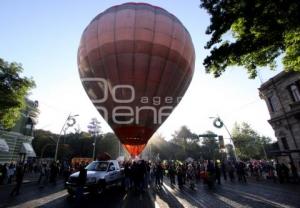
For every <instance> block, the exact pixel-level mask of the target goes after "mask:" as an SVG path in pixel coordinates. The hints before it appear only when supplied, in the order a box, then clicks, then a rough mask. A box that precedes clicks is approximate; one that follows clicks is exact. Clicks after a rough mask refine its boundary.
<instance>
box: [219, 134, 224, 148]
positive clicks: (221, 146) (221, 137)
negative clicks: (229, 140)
mask: <svg viewBox="0 0 300 208" xmlns="http://www.w3.org/2000/svg"><path fill="white" fill-rule="evenodd" d="M219 147H220V149H224V148H225V144H224V138H223V136H219Z"/></svg>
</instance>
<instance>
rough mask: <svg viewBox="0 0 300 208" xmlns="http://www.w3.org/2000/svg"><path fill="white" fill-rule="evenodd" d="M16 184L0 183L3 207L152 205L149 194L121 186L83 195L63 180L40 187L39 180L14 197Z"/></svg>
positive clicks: (123, 207) (148, 207) (133, 206)
mask: <svg viewBox="0 0 300 208" xmlns="http://www.w3.org/2000/svg"><path fill="white" fill-rule="evenodd" d="M12 188H13V186H5V187H3V186H2V187H0V207H20V208H25V207H28V208H29V207H30V208H32V207H43V208H50V207H55V208H60V207H61V208H63V207H64V208H68V207H80V208H82V207H83V208H88V207H108V208H110V207H112V208H127V207H128V208H129V207H130V208H140V207H145V208H150V207H151V208H152V207H153V203H152V202H151V199H150V197H149V194H148V193H147V192H146V193H142V194H137V193H135V192H133V191H130V192H128V193H126V192H125V191H123V190H122V189H120V188H119V187H111V188H110V189H108V190H106V191H105V192H104V193H102V194H101V195H98V196H94V195H91V194H85V195H84V197H83V198H82V199H80V200H79V199H76V198H75V197H70V196H69V195H68V193H67V191H66V190H65V189H64V186H63V183H62V181H60V182H58V183H57V185H55V186H54V185H52V184H48V185H47V186H46V187H44V188H43V189H40V188H39V186H38V185H37V184H36V183H31V184H24V185H23V186H22V188H21V192H20V195H18V196H14V197H11V196H9V193H10V191H11V189H12Z"/></svg>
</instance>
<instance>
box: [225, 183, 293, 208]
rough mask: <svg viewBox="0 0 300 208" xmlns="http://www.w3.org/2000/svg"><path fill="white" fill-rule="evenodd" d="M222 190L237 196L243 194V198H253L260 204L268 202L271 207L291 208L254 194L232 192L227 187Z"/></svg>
mask: <svg viewBox="0 0 300 208" xmlns="http://www.w3.org/2000/svg"><path fill="white" fill-rule="evenodd" d="M223 189H227V190H229V191H233V192H235V193H238V194H244V195H245V196H248V198H255V199H256V200H260V201H262V202H268V203H269V204H271V205H273V206H276V207H284V208H290V207H291V206H289V205H286V204H282V203H279V202H274V201H271V200H269V199H267V198H265V197H262V196H258V195H255V194H251V193H247V192H244V191H240V190H239V191H236V190H233V189H231V188H227V187H223Z"/></svg>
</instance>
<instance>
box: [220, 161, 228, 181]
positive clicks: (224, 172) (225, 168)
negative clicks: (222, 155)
mask: <svg viewBox="0 0 300 208" xmlns="http://www.w3.org/2000/svg"><path fill="white" fill-rule="evenodd" d="M221 170H222V175H223V178H224V181H227V167H226V163H225V161H223V162H222V163H221Z"/></svg>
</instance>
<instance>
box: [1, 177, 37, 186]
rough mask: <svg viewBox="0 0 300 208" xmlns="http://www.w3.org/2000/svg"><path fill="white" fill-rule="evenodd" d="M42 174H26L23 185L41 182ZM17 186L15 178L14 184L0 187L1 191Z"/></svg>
mask: <svg viewBox="0 0 300 208" xmlns="http://www.w3.org/2000/svg"><path fill="white" fill-rule="evenodd" d="M39 177H40V174H39V173H26V174H25V175H24V178H23V184H27V183H34V182H37V181H38V180H39ZM15 184H16V181H15V178H14V179H13V181H12V183H10V184H8V183H7V182H6V183H5V184H1V185H0V189H2V188H3V187H7V186H13V185H15Z"/></svg>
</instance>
